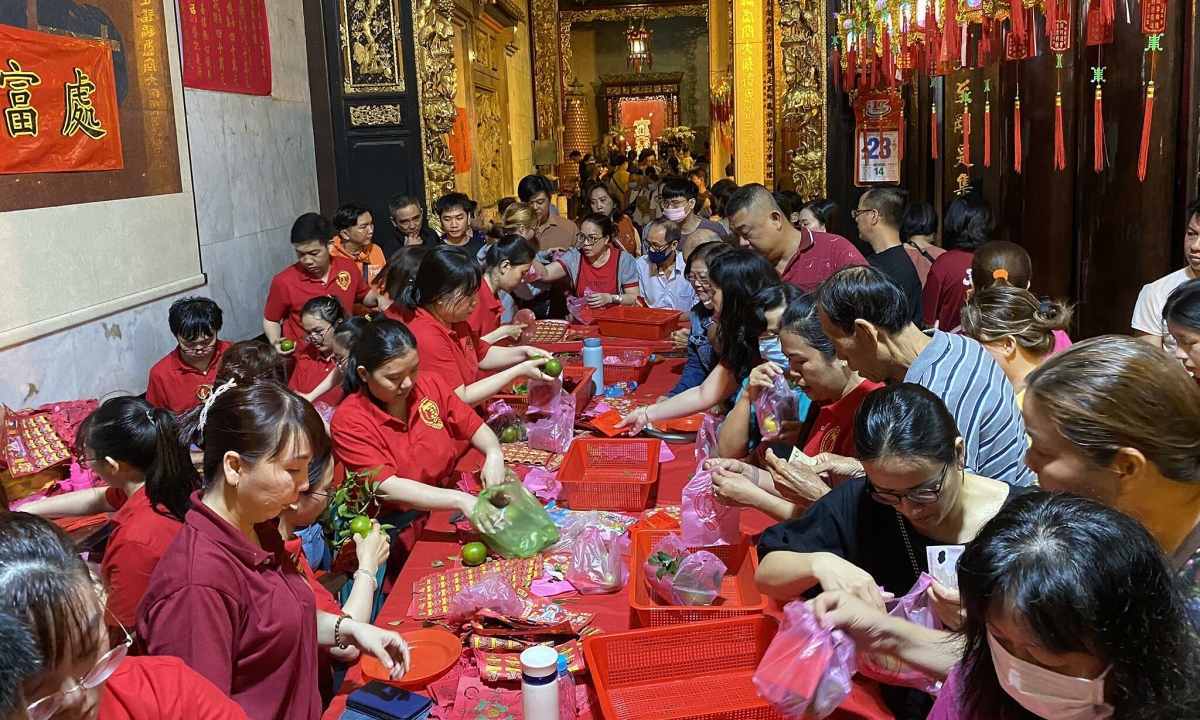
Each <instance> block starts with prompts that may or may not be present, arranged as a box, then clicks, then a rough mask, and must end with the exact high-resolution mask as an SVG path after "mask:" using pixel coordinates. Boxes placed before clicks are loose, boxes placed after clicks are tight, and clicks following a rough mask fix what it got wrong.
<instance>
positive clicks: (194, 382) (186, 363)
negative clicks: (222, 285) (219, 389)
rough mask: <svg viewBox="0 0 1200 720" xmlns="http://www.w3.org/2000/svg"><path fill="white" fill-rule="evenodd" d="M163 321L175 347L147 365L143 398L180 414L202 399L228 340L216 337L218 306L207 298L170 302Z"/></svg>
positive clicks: (218, 317) (209, 387) (208, 388)
mask: <svg viewBox="0 0 1200 720" xmlns="http://www.w3.org/2000/svg"><path fill="white" fill-rule="evenodd" d="M167 323H168V324H169V325H170V327H171V334H172V335H174V336H175V342H177V343H178V344H179V347H177V348H175V349H174V350H172V351H171V352H169V353H167V355H166V357H164V358H163V359H162V360H159V361H158V362H156V363H154V367H152V368H150V380H149V382H148V384H147V386H146V401H147V402H149V403H150V404H151V405H153V406H154V407H160V408H163V409H164V410H170V411H171V412H173V413H182V412H186V411H187V410H190V409H191V408H193V407H195V406H196V405H198V404H200V403H201V402H203V401H204V398H205V396H206V395H207V394H208V392H209V391H210V390H211V389H212V384H213V377H214V376H215V375H216V373H217V364H218V363H220V361H221V355H222V354H223V353H224V352H225V350H227V349H228V348H229V343H227V342H225V341H224V340H218V339H217V334H218V333H220V332H221V324H222V316H221V308H220V306H219V305H217V304H216V303H215V302H213V301H212V300H209V299H208V298H202V297H186V298H182V299H180V300H176V301H175V302H173V303H171V309H170V310H169V311H168V312H167Z"/></svg>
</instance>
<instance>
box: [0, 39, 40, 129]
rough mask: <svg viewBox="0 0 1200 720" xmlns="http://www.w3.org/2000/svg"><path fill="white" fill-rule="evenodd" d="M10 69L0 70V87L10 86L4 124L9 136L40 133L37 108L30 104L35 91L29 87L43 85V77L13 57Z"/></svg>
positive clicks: (9, 61)
mask: <svg viewBox="0 0 1200 720" xmlns="http://www.w3.org/2000/svg"><path fill="white" fill-rule="evenodd" d="M8 68H9V69H8V70H7V71H5V70H0V88H5V87H6V88H8V105H9V106H8V107H7V108H5V109H4V125H5V129H7V130H8V136H9V137H14V138H15V137H17V136H18V135H31V136H33V137H37V134H38V113H37V109H36V108H34V107H33V106H32V105H31V104H30V102H29V101H30V100H32V99H33V93H31V92H29V88H30V87H32V86H34V85H41V84H42V79H41V78H40V77H38V76H37V74H35V73H31V72H28V71H25V70H22V69H21V65H20V64H19V63H18V62H17V61H16V60H13V59H12V58H9V60H8Z"/></svg>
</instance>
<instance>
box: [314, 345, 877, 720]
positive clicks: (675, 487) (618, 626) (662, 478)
mask: <svg viewBox="0 0 1200 720" xmlns="http://www.w3.org/2000/svg"><path fill="white" fill-rule="evenodd" d="M614 342H617V343H627V341H614ZM683 363H684V361H683V360H682V359H678V358H668V359H666V360H664V361H663V362H661V363H659V364H658V365H656V366H655V367H654V369H653V371H652V372H651V374H650V377H649V379H648V380H647V381H646V383H645V384H643V385H641V386H640V387H638V388H637V390H635V391H634V393H633V395H632V396H633V397H635V398H638V399H640V400H642V401H644V402H647V403H649V402H653V401H654V398H657V397H659V396H660V395H662V394H663V393H665V392H667V391H669V390H670V389H671V388H672V387H674V385H675V383H676V382H677V381H678V380H679V375H680V371H681V370H682V367H683ZM670 448H671V451H672V452H673V453H674V454H675V459H674V460H671V461H669V462H666V463H663V464H662V465H661V467H660V469H659V480H658V499H657V504H659V505H678V504H679V502H680V498H681V497H682V493H683V486H684V485H686V484H687V481H688V478H689V476H690V475H691V474H692V472H693V471H694V470H695V457H694V456H695V444H694V443H688V444H674V445H671V446H670ZM465 460H466V461H467V462H468V463H471V462H475V464H477V459H473V458H470V457H468V458H466V459H465ZM472 467H473V466H472ZM450 515H451V513H450V512H448V511H444V512H435V513H433V514H432V516H431V517H430V519H429V522H428V523H427V524H426V526H425V529H424V531H423V533H422V534H421V536H420V538H419V540H418V541H417V543H416V545H415V546H414V548H413V550H412V553H411V555H410V556H409V558H408V562H407V563H406V564H405V566H404V569H403V570H402V571H401V572H400V575H399V576H398V578H397V579H396V582H395V584H394V589H393V590H392V592H391V594H390V595H389V596H388V598H387V600H385V601H384V604H383V608H382V609H381V610H380V612H379V617H378V618H376V620H375V624H376V625H378V626H380V627H384V628H387V629H390V630H398V631H400V632H404V631H405V630H410V629H414V628H419V627H420V626H421V624H420V621H414V620H413V619H412V618H410V617H409V616H408V608H409V604H410V602H411V599H412V594H411V588H412V586H413V584H414V583H416V582H417V581H418V580H420V579H421V578H422V577H424V576H426V575H428V574H430V573H433V572H437V571H438V569H437V568H435V567H433V563H434V562H437V561H442V562H446V558H447V557H449V556H453V555H456V554H458V553H459V551H460V550H461V545H460V544H459V542H458V540H457V539H456V535H455V531H454V527H453V526H452V525H451V524H450ZM773 523H774V521H773V520H771V519H770V518H768V517H767V516H766V515H764V514H762V513H760V512H758V511H756V510H751V511H745V512H743V513H742V531H743V532H746V533H748V534H751V535H757V534H759V533H761V532H762V531H763V530H765V529H766V528H767V527H768V526H770V525H771V524H773ZM449 565H450V563H448V562H447V567H449ZM628 598H629V596H628V593H627V592H626V591H624V590H622V591H621V592H617V593H614V594H612V595H582V596H580V597H579V599H578V600H576V601H574V602H572V603H571V609H572V610H576V611H586V612H591V613H595V616H596V617H595V619H594V620H593V621H592V625H593V626H594V627H597V628H601V629H603V630H605V631H608V632H615V631H621V630H628V629H630V627H633V626H634V617H633V614H632V610H631V608H630V607H629V599H628ZM780 611H781V606H780V605H779V604H778V603H775V602H772V603H771V604H770V605H769V606H768V610H767V612H768V613H769V614H771V615H774V616H776V617H779V616H780ZM398 620H402V621H404V623H403V624H401V625H399V626H391V625H389V623H391V622H395V621H398ZM583 679H584V681H585V682H590V679H589V678H587V677H586V676H585V677H584V678H583ZM363 682H364V681H363V677H362V673H361V672H360V670H359V668H358V666H355V667H353V668H351V669H350V671H349V672H348V673H347V674H346V679H345V682H344V683H343V684H342V686H341V688H340V690H339V692H338V695H337V697H335V698H334V700H333V703H332V704H331V705H330V707H329V708H328V710H326V712H325V714H324V716H323V720H336V719H337V718H339V717H340V716H341V714H342V711H343V710H344V709H345V706H346V695H347V694H349V693H351V692H353V691H354V690H356V689H358V688H359V687H361V686H362V684H363ZM596 710H597V712H595V714H594V715H591V716H585V717H588V718H590V717H594V718H600V714H599V712H598V708H597V709H596ZM831 717H834V718H844V719H847V720H849V719H852V718H871V719H876V718H891V717H892V715H891V714H890V713H889V712H888V710H887V709H886V707H885V706H884V705H883V703H882V701H881V700H880V699H879V696H878V692H877V691H876V688H875V687H874V685H873V683H869V682H862V683H859V682H856V684H855V691H854V693H853V694H852V695H851V696H850V698H849V699H848V700H847V701H846V702H845V703H843V705H842V706H841V707H840V708H839V709H838V711H837V712H836V713H835V714H834V715H832V716H831ZM608 720H616V719H615V718H609V719H608Z"/></svg>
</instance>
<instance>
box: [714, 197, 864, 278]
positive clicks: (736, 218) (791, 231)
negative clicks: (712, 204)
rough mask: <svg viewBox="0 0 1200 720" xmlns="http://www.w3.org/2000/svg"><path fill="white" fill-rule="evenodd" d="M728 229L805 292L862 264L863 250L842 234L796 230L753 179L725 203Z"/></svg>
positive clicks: (783, 276) (744, 244) (742, 244)
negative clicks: (832, 276) (842, 271)
mask: <svg viewBox="0 0 1200 720" xmlns="http://www.w3.org/2000/svg"><path fill="white" fill-rule="evenodd" d="M725 216H726V217H728V218H729V229H730V230H732V231H733V234H734V235H735V236H737V239H738V243H739V244H740V245H741V246H742V247H746V248H751V249H753V250H754V251H755V252H757V253H758V254H759V255H762V256H763V257H764V258H765V259H766V260H767V262H769V263H771V264H772V265H774V266H775V269H776V270H777V271H779V275H780V277H782V278H783V281H784V282H786V283H791V284H793V285H796V286H798V287H799V288H800V289H801V290H803V291H804V292H812V291H813V290H816V289H817V286H818V285H820V284H821V281H822V280H824V279H825V278H827V277H829V276H830V275H833V274H834V273H835V272H837V271H838V270H841V269H842V268H844V267H847V266H849V265H866V264H867V261H866V260H865V259H863V256H862V253H860V252H859V251H858V249H857V248H855V247H854V246H853V245H851V244H850V241H849V240H847V239H846V238H844V237H842V236H841V235H834V234H832V233H822V232H813V231H811V230H809V229H808V228H804V227H802V228H800V229H799V230H797V229H796V228H794V227H792V223H791V222H790V221H789V219H788V218H787V216H785V215H784V214H783V211H782V210H780V209H779V205H777V204H776V203H775V198H774V197H772V196H771V192H770V191H769V190H767V189H766V188H765V187H763V186H762V185H759V184H757V183H752V184H750V185H743V186H742V187H740V188H738V189H737V190H736V191H735V192H734V193H733V195H732V196H730V198H729V202H727V203H726V204H725Z"/></svg>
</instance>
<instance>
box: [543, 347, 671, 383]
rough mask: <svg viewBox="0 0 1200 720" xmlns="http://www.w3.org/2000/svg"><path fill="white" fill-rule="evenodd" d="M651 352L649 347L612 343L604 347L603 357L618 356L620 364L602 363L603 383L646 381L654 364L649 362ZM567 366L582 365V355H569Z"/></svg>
mask: <svg viewBox="0 0 1200 720" xmlns="http://www.w3.org/2000/svg"><path fill="white" fill-rule="evenodd" d="M652 354H653V353H652V352H651V351H650V349H649V348H639V347H627V346H621V345H613V346H608V347H605V348H604V357H605V358H606V359H607V358H610V357H615V358H619V359H620V361H621V363H622V364H620V365H610V364H609V363H607V362H606V363H604V384H605V385H612V384H613V383H619V382H636V383H637V384H638V385H641V384H643V383H645V382H646V378H648V377H650V371H651V370H652V369H654V365H652V364H651V363H650V356H651V355H652ZM565 364H566V366H567V367H577V366H581V365H583V356H579V357H578V358H576V357H571V358H569V359H568V360H567V361H566V363H565Z"/></svg>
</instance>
